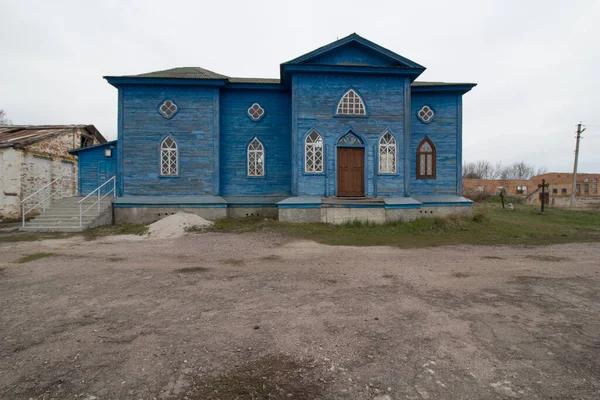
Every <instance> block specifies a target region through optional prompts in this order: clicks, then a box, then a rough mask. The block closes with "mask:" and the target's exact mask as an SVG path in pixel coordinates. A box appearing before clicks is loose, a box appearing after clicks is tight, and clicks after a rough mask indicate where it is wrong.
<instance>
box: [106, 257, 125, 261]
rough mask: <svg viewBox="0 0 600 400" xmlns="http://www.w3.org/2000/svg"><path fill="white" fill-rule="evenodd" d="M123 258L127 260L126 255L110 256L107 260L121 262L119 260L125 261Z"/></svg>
mask: <svg viewBox="0 0 600 400" xmlns="http://www.w3.org/2000/svg"><path fill="white" fill-rule="evenodd" d="M123 260H125V258H124V257H108V258H107V259H106V261H109V262H119V261H123Z"/></svg>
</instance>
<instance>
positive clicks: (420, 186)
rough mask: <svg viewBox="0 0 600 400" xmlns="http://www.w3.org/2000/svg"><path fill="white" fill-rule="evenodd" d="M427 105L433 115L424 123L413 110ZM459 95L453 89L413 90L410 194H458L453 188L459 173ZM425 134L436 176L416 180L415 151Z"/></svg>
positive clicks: (416, 111) (417, 110) (455, 186)
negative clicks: (432, 152)
mask: <svg viewBox="0 0 600 400" xmlns="http://www.w3.org/2000/svg"><path fill="white" fill-rule="evenodd" d="M424 105H428V106H429V107H431V108H432V109H433V110H434V112H435V116H434V119H433V121H432V122H430V123H428V124H424V123H422V122H421V120H420V119H419V118H418V117H417V113H418V112H419V110H420V109H421V108H422V107H423V106H424ZM461 106H462V105H461V95H460V94H457V93H455V92H438V93H435V92H427V93H413V94H412V106H411V110H412V112H411V117H410V121H411V131H412V132H411V149H410V151H411V155H412V156H411V173H410V176H411V194H412V195H436V194H451V195H460V189H459V190H458V191H457V186H458V181H457V179H459V178H460V174H461V169H462V166H461V162H460V160H459V158H458V157H457V156H459V155H460V153H461V141H460V129H459V127H460V107H461ZM425 136H428V137H429V139H431V141H432V142H433V143H434V144H435V147H436V164H437V175H436V179H417V175H416V167H417V164H416V163H417V161H416V152H417V147H418V145H419V143H421V141H422V140H423V138H425Z"/></svg>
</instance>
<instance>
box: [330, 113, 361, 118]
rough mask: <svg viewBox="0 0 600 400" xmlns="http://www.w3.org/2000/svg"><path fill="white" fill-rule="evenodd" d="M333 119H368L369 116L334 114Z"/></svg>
mask: <svg viewBox="0 0 600 400" xmlns="http://www.w3.org/2000/svg"><path fill="white" fill-rule="evenodd" d="M333 118H369V114H367V115H352V114H334V115H333Z"/></svg>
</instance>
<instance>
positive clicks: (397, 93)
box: [292, 74, 406, 196]
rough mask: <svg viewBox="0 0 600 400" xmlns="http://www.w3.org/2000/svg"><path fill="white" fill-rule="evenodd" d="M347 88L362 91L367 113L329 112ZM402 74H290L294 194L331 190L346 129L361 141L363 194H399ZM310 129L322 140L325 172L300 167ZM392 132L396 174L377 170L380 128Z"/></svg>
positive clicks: (334, 191)
mask: <svg viewBox="0 0 600 400" xmlns="http://www.w3.org/2000/svg"><path fill="white" fill-rule="evenodd" d="M350 88H353V89H354V90H355V91H356V92H357V93H358V94H359V95H360V96H362V98H363V101H364V103H365V106H366V109H367V117H345V116H335V112H336V108H337V105H338V102H339V100H340V99H341V97H342V96H343V95H344V93H346V91H347V90H348V89H350ZM405 95H406V93H405V79H402V78H398V77H386V76H374V75H348V74H336V75H333V74H327V75H325V74H324V75H316V74H296V75H294V76H293V79H292V116H293V119H292V141H293V143H294V144H295V145H294V150H293V153H294V154H293V161H294V164H293V171H294V172H293V179H294V182H293V186H292V191H293V193H294V194H297V195H326V196H335V195H336V194H337V187H336V180H337V167H336V162H337V161H336V159H337V146H336V144H337V141H338V139H339V138H340V137H341V136H343V135H344V134H346V133H347V132H348V131H352V132H354V133H355V134H357V135H358V136H360V137H361V138H362V139H363V140H364V141H365V158H366V159H365V175H366V178H365V191H366V195H367V196H375V195H377V196H390V195H396V196H401V195H404V178H403V174H404V164H403V163H402V162H401V160H402V159H403V158H402V154H403V152H404V134H405V126H404V112H405V111H404V104H405ZM313 129H316V130H317V131H318V132H319V133H320V134H321V136H323V139H324V143H325V173H324V174H308V173H305V172H304V140H305V138H306V135H307V134H309V133H310V132H311V131H312V130H313ZM388 129H389V131H390V133H391V134H392V135H394V137H395V138H396V142H397V145H398V148H397V171H396V174H391V175H389V174H385V175H383V174H379V173H378V144H379V138H380V136H381V135H383V134H384V133H385V132H386V130H388Z"/></svg>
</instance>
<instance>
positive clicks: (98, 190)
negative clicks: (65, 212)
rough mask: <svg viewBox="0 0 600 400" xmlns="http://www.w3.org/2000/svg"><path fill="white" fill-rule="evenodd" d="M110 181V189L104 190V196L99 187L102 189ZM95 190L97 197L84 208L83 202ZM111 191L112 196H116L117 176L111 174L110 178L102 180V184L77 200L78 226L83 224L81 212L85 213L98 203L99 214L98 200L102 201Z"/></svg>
mask: <svg viewBox="0 0 600 400" xmlns="http://www.w3.org/2000/svg"><path fill="white" fill-rule="evenodd" d="M111 182H112V189H110V190H109V191H108V192H106V194H105V195H104V196H102V193H101V190H100V189H102V188H103V187H104V186H107V185H108V184H109V183H111ZM96 192H98V195H97V196H98V199H97V200H96V201H95V202H94V203H93V204H92V205H91V206H89V207H88V208H86V209H85V210H84V209H83V202H84V201H85V200H86V199H87V198H88V197H90V196H91V195H93V194H94V193H96ZM111 193H112V195H113V198H115V197H117V178H116V177H115V176H113V177H112V178H110V179H109V180H107V181H106V182H104V183H103V184H102V185H100V186H98V187H97V188H96V189H94V191H93V192H91V193H90V194H88V195H87V196H85V197H84V198H83V199H81V200H79V226H83V214H85V213H86V212H87V211H88V210H90V209H91V208H92V207H94V206H95V205H96V204H98V215H100V202H101V201H102V199H104V198H105V197H106V196H108V195H110V194H111Z"/></svg>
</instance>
